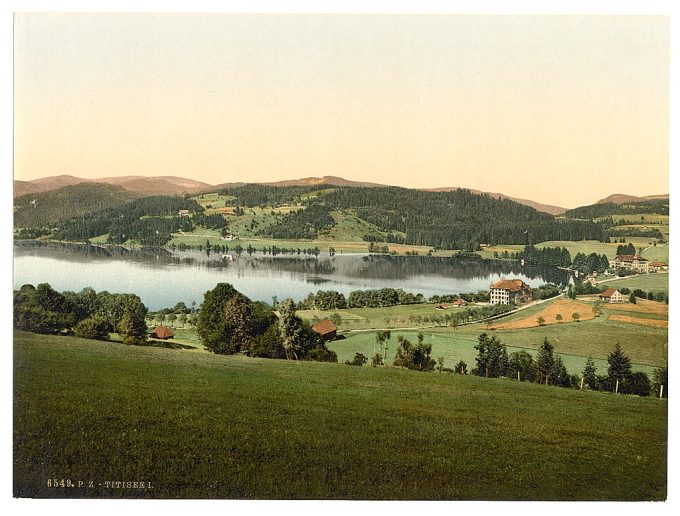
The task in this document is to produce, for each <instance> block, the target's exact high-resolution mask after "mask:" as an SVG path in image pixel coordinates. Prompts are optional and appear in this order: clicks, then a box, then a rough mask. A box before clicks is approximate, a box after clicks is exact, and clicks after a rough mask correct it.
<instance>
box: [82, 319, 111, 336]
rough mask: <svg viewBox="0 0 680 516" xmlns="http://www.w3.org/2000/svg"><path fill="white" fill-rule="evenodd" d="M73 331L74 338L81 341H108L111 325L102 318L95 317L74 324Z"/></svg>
mask: <svg viewBox="0 0 680 516" xmlns="http://www.w3.org/2000/svg"><path fill="white" fill-rule="evenodd" d="M74 331H75V334H76V337H81V338H83V339H94V340H108V338H109V332H110V331H111V325H110V324H109V323H108V322H107V321H105V320H104V319H103V318H102V317H99V316H96V315H95V316H92V317H88V318H87V319H83V320H82V321H80V322H79V323H78V324H76V327H75V328H74Z"/></svg>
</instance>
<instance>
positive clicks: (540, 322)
mask: <svg viewBox="0 0 680 516" xmlns="http://www.w3.org/2000/svg"><path fill="white" fill-rule="evenodd" d="M536 322H537V323H538V325H539V326H545V318H544V317H543V316H538V318H537V319H536Z"/></svg>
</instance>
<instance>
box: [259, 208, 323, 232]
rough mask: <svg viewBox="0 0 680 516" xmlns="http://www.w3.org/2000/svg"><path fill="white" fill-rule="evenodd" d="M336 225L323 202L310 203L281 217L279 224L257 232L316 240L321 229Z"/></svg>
mask: <svg viewBox="0 0 680 516" xmlns="http://www.w3.org/2000/svg"><path fill="white" fill-rule="evenodd" d="M333 225H335V219H333V217H331V214H330V210H329V209H328V208H327V207H326V206H324V205H322V204H310V205H308V206H307V207H306V208H300V209H299V210H295V211H291V212H290V213H288V214H286V215H284V216H283V217H281V219H280V220H279V221H278V223H277V224H275V225H272V226H269V227H266V228H263V229H262V230H260V231H258V232H257V234H258V235H261V236H266V237H271V238H280V239H286V240H293V239H309V240H314V239H315V238H316V237H317V236H318V234H319V232H320V231H322V230H324V229H327V228H330V227H331V226H333Z"/></svg>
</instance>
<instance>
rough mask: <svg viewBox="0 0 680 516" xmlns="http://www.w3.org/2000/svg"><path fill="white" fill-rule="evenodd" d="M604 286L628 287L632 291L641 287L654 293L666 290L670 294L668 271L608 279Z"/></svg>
mask: <svg viewBox="0 0 680 516" xmlns="http://www.w3.org/2000/svg"><path fill="white" fill-rule="evenodd" d="M602 286H606V287H611V288H622V287H628V288H629V289H630V290H631V291H633V290H635V289H637V288H639V289H642V290H644V291H645V292H649V291H650V290H651V291H652V292H654V293H656V292H665V293H666V294H668V273H660V272H657V273H653V274H641V275H640V276H631V277H628V278H621V279H618V280H614V281H608V282H607V283H603V284H602Z"/></svg>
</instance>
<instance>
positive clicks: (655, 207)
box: [565, 199, 669, 219]
mask: <svg viewBox="0 0 680 516" xmlns="http://www.w3.org/2000/svg"><path fill="white" fill-rule="evenodd" d="M668 208H669V201H668V199H658V200H650V201H639V202H630V203H625V204H615V203H613V202H609V203H603V204H591V205H590V206H581V207H579V208H574V209H573V210H567V212H566V213H565V215H566V216H567V217H569V218H574V219H595V218H599V217H607V216H609V215H629V214H630V215H632V214H640V213H642V214H644V213H658V214H660V215H668Z"/></svg>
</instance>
